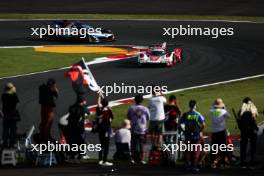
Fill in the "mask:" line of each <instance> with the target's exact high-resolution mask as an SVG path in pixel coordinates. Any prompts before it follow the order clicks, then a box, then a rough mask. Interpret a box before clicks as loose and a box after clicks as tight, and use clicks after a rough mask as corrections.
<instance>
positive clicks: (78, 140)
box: [66, 103, 89, 162]
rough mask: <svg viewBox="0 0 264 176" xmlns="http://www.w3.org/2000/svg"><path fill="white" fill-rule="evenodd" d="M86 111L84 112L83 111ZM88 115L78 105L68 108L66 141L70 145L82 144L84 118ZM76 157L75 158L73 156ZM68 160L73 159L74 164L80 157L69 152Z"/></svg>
mask: <svg viewBox="0 0 264 176" xmlns="http://www.w3.org/2000/svg"><path fill="white" fill-rule="evenodd" d="M84 109H86V111H84ZM87 114H89V112H88V111H87V108H84V106H83V105H81V104H80V103H75V104H74V105H72V106H71V107H70V108H69V117H68V125H67V132H66V134H67V137H66V141H67V142H68V143H69V144H70V145H72V144H77V145H81V144H84V139H83V133H84V118H85V117H86V115H87ZM76 155H77V158H75V156H76ZM70 157H71V158H70V159H73V161H74V162H79V161H77V160H76V159H78V160H80V159H81V155H80V154H79V153H77V152H70Z"/></svg>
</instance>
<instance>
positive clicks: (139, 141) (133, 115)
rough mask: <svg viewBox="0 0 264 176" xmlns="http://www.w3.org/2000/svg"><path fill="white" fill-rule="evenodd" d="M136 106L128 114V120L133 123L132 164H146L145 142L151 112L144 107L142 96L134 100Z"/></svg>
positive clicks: (131, 107)
mask: <svg viewBox="0 0 264 176" xmlns="http://www.w3.org/2000/svg"><path fill="white" fill-rule="evenodd" d="M134 100H135V104H134V105H132V106H130V107H129V109H128V112H127V118H128V119H129V120H130V121H131V133H132V140H131V154H132V156H131V157H132V158H131V163H132V164H134V163H135V162H136V161H137V162H140V163H141V164H145V161H144V160H143V159H144V141H145V134H146V131H147V124H148V121H149V118H150V112H149V109H148V108H147V107H145V106H144V105H142V103H143V101H144V99H143V96H142V95H137V96H135V98H134Z"/></svg>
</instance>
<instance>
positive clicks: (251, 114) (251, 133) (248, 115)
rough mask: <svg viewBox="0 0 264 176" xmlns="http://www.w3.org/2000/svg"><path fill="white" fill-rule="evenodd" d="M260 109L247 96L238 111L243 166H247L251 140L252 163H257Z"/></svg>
mask: <svg viewBox="0 0 264 176" xmlns="http://www.w3.org/2000/svg"><path fill="white" fill-rule="evenodd" d="M258 115H259V114H258V109H257V107H256V106H255V104H254V103H253V101H252V100H251V98H249V97H246V98H244V99H243V102H242V106H241V109H240V111H239V112H238V123H239V129H240V138H241V140H240V159H241V164H240V165H241V167H242V168H245V167H246V162H245V161H246V156H247V146H248V142H250V156H251V160H250V165H252V166H254V165H255V155H256V148H257V132H258V125H257V121H256V119H257V117H258Z"/></svg>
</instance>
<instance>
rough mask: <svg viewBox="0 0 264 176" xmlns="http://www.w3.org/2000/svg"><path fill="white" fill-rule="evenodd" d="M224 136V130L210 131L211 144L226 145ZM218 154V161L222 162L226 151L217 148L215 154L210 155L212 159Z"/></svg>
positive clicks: (226, 154)
mask: <svg viewBox="0 0 264 176" xmlns="http://www.w3.org/2000/svg"><path fill="white" fill-rule="evenodd" d="M226 137H227V136H226V130H223V131H219V132H215V133H212V145H218V147H219V146H220V145H221V144H225V145H227V140H226ZM218 156H219V157H220V163H224V161H225V157H226V156H228V153H227V152H226V151H220V150H219V151H218V152H217V154H216V155H215V154H212V155H211V159H212V161H214V160H215V159H216V158H217V157H218Z"/></svg>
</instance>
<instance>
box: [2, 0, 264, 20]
mask: <svg viewBox="0 0 264 176" xmlns="http://www.w3.org/2000/svg"><path fill="white" fill-rule="evenodd" d="M263 9H264V2H263V1H262V0H199V1H198V0H99V1H98V0H57V1H54V0H9V1H7V0H2V1H0V13H98V14H100V13H110V14H112V13H113V14H178V15H181V14H183V15H228V16H231V15H238V16H264V11H263Z"/></svg>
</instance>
